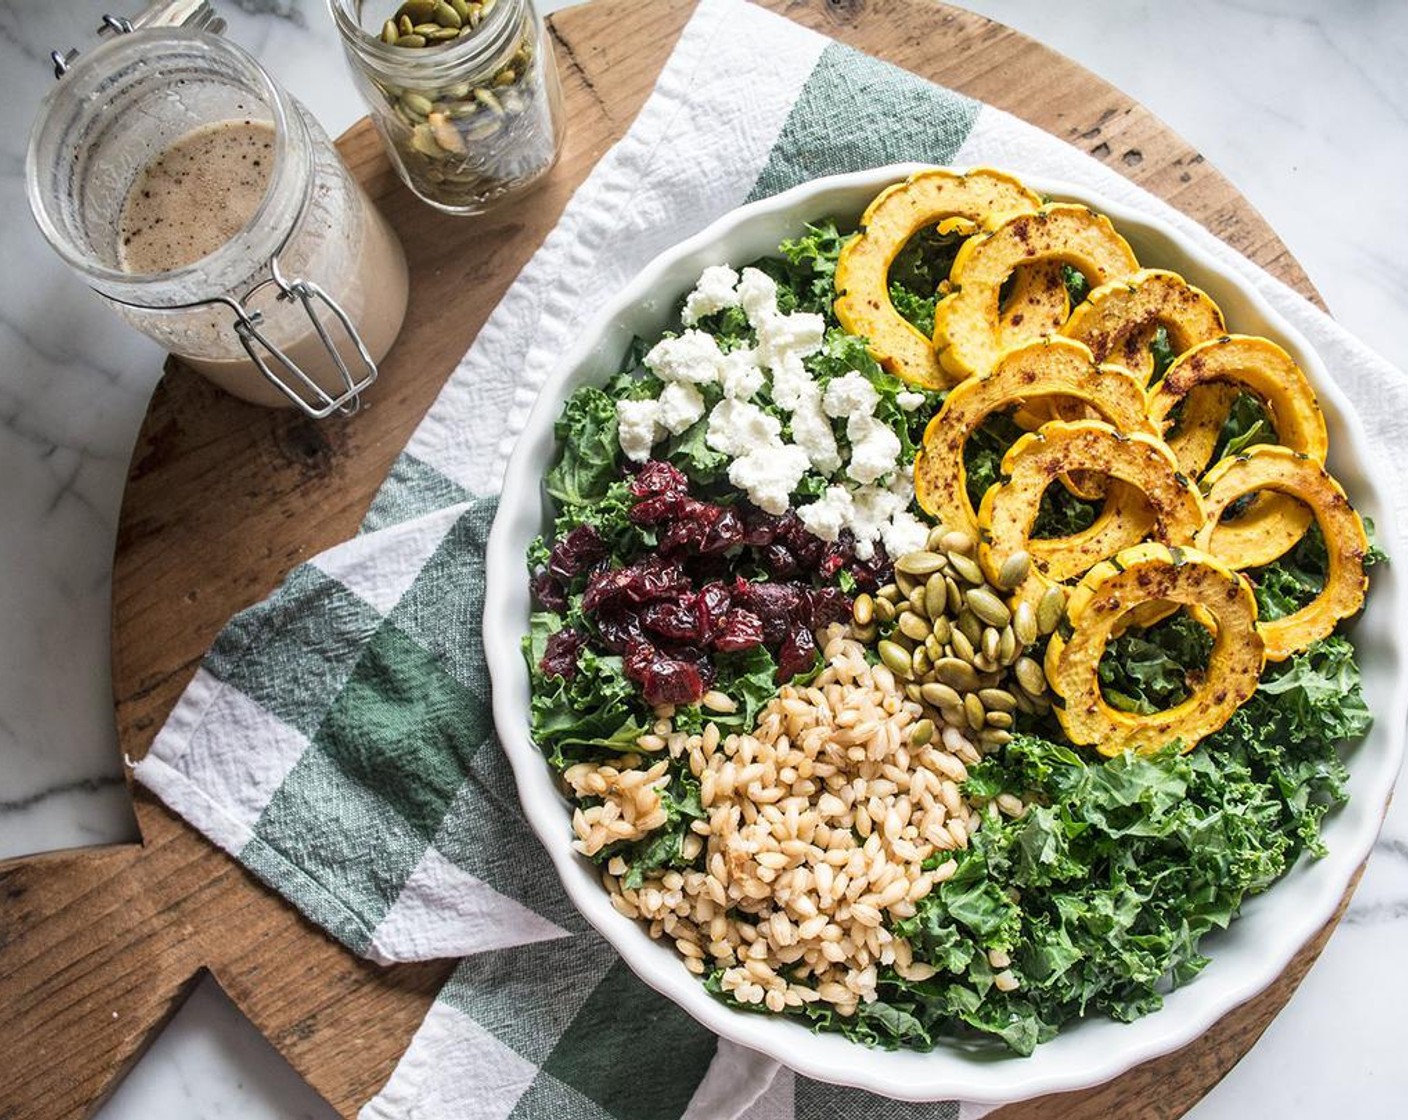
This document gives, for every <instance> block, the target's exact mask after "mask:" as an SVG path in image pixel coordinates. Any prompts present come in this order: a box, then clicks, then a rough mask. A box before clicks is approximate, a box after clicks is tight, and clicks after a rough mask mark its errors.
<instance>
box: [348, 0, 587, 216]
mask: <svg viewBox="0 0 1408 1120" xmlns="http://www.w3.org/2000/svg"><path fill="white" fill-rule="evenodd" d="M328 7H329V9H330V10H331V12H332V15H333V19H334V21H335V22H336V23H337V28H338V31H339V32H340V33H341V35H342V44H343V49H344V50H345V51H346V53H347V58H348V61H349V62H350V63H351V66H352V74H353V77H354V78H355V79H356V81H357V84H358V86H359V87H360V88H361V91H362V95H363V97H365V99H366V101H367V104H368V105H369V106H370V107H371V116H372V120H373V122H374V123H375V124H376V127H377V129H378V131H379V132H380V133H381V137H382V140H383V141H384V142H385V144H386V149H387V151H388V153H389V154H390V156H391V160H392V162H393V163H394V164H395V165H396V169H397V170H398V171H399V172H400V174H401V178H402V179H404V180H405V182H406V184H407V185H408V186H409V187H410V188H411V190H413V191H414V192H415V193H416V194H417V195H418V196H420V198H422V199H424V200H425V201H426V202H428V203H429V204H430V205H431V206H434V207H436V208H438V209H440V210H444V211H445V212H447V213H450V214H479V213H483V212H484V211H485V210H487V209H489V208H490V207H491V206H493V205H495V204H497V203H499V202H502V201H504V200H505V199H507V198H510V197H512V196H514V195H516V194H519V193H521V192H522V191H524V190H526V189H527V188H528V187H529V186H531V185H532V184H533V183H535V182H536V181H537V180H538V179H540V178H542V176H543V175H545V174H546V173H547V172H548V170H549V169H550V168H551V167H552V165H553V164H554V163H555V162H556V160H557V156H558V153H559V151H560V150H561V148H562V135H563V120H562V91H561V86H560V85H559V82H558V76H557V66H556V64H555V62H554V61H553V56H552V43H551V40H549V38H548V37H547V35H546V34H545V33H544V28H543V23H542V20H541V19H540V18H539V16H538V13H537V11H536V10H535V9H534V7H533V4H532V0H328Z"/></svg>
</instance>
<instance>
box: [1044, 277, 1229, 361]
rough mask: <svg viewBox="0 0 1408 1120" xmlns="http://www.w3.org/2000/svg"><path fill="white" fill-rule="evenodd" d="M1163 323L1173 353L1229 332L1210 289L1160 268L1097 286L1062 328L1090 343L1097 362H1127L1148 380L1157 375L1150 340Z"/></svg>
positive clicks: (1088, 344)
mask: <svg viewBox="0 0 1408 1120" xmlns="http://www.w3.org/2000/svg"><path fill="white" fill-rule="evenodd" d="M1159 327H1163V328H1164V331H1165V332H1166V334H1167V335H1168V341H1169V345H1170V346H1171V347H1172V348H1173V352H1174V353H1175V354H1182V353H1183V352H1184V351H1186V350H1191V349H1192V348H1193V347H1194V346H1197V345H1198V344H1199V343H1200V342H1210V341H1212V340H1213V339H1217V338H1221V337H1223V336H1224V335H1225V334H1226V333H1227V326H1226V324H1225V323H1224V322H1223V319H1222V312H1221V311H1220V310H1219V309H1218V306H1217V304H1215V303H1213V301H1212V300H1211V298H1209V297H1208V296H1207V294H1206V293H1204V292H1202V291H1200V290H1199V289H1197V288H1195V287H1193V286H1192V285H1191V284H1189V283H1188V282H1187V281H1186V280H1184V279H1183V277H1181V276H1179V275H1178V273H1176V272H1165V271H1163V270H1162V269H1156V268H1145V269H1141V270H1140V271H1138V272H1136V273H1134V275H1132V276H1127V277H1125V278H1124V279H1122V280H1115V281H1113V282H1111V283H1109V284H1102V285H1101V286H1100V287H1098V288H1096V289H1095V290H1094V291H1093V292H1091V293H1090V294H1089V295H1088V296H1086V297H1085V300H1084V302H1083V303H1081V305H1080V306H1079V307H1077V308H1076V309H1075V311H1073V312H1072V313H1071V317H1070V318H1069V319H1068V320H1066V324H1065V325H1064V326H1063V327H1062V328H1061V333H1062V334H1063V335H1065V336H1066V337H1067V338H1074V339H1076V340H1077V341H1078V342H1083V343H1085V344H1086V345H1087V346H1089V347H1090V353H1091V354H1092V355H1094V357H1095V360H1096V361H1097V362H1100V363H1102V364H1105V365H1117V366H1123V367H1124V368H1125V369H1127V370H1129V372H1130V373H1133V374H1135V375H1136V376H1137V377H1139V378H1140V379H1141V380H1142V381H1143V382H1144V384H1146V385H1147V384H1148V383H1149V381H1150V379H1151V378H1152V377H1153V376H1154V355H1153V354H1152V353H1151V352H1150V350H1149V345H1150V343H1152V342H1153V341H1154V334H1155V332H1156V331H1157V330H1158V328H1159Z"/></svg>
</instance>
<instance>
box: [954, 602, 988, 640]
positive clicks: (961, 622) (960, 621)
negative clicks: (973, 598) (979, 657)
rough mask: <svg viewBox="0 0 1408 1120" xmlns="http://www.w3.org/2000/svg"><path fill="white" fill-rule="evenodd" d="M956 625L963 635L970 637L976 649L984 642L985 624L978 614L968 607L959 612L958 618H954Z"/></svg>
mask: <svg viewBox="0 0 1408 1120" xmlns="http://www.w3.org/2000/svg"><path fill="white" fill-rule="evenodd" d="M954 626H955V628H956V629H958V630H961V631H962V632H963V636H964V637H965V638H967V639H968V641H969V643H970V644H971V645H972V646H973V648H974V649H977V648H978V646H979V645H981V644H982V641H983V624H982V622H981V621H980V620H979V618H978V616H977V615H975V614H974V613H973V612H972V611H970V610H968V609H967V608H966V607H965V608H964V609H963V610H962V611H960V612H959V614H958V618H956V619H955V620H954Z"/></svg>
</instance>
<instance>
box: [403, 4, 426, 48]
mask: <svg viewBox="0 0 1408 1120" xmlns="http://www.w3.org/2000/svg"><path fill="white" fill-rule="evenodd" d="M415 29H416V24H415V20H413V19H411V17H410V16H408V15H406V14H405V13H404V12H402V13H401V15H400V16H398V17H397V19H396V30H397V31H399V32H400V33H401V34H402V35H411V34H413V33H414V32H415ZM401 45H402V46H405V44H404V43H402V44H401ZM420 45H421V46H424V45H425V44H424V43H422V44H420Z"/></svg>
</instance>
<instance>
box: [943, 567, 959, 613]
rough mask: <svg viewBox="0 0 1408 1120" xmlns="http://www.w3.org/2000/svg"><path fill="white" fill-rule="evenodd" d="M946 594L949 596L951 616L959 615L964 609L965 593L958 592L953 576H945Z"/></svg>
mask: <svg viewBox="0 0 1408 1120" xmlns="http://www.w3.org/2000/svg"><path fill="white" fill-rule="evenodd" d="M944 594H945V595H946V596H948V609H949V613H950V614H957V613H958V612H959V611H961V610H962V609H963V592H962V591H960V590H958V584H956V583H955V582H954V580H953V577H952V576H944Z"/></svg>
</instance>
